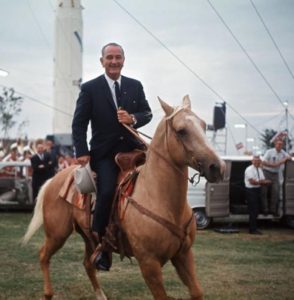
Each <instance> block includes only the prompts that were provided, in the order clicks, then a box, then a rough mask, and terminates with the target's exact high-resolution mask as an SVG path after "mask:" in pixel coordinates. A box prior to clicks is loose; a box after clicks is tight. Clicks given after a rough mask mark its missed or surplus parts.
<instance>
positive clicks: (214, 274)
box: [0, 213, 294, 300]
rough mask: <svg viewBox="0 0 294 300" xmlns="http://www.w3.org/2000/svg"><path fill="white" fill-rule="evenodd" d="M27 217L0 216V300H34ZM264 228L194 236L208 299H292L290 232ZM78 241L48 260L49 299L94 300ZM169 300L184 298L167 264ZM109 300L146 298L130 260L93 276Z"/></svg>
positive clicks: (34, 245) (36, 240)
mask: <svg viewBox="0 0 294 300" xmlns="http://www.w3.org/2000/svg"><path fill="white" fill-rule="evenodd" d="M30 218H31V215H30V214H25V213H0V299H1V300H2V299H13V300H16V299H17V300H20V299H40V297H41V296H42V283H43V281H42V274H41V271H40V269H39V263H38V249H39V247H40V245H41V243H42V239H43V232H42V230H40V231H39V232H38V233H37V234H36V235H35V236H34V237H33V238H32V240H31V241H30V243H29V244H28V245H27V246H26V247H21V246H20V245H19V240H20V238H21V237H22V236H23V234H24V233H25V231H26V227H27V225H28V223H29V220H30ZM270 226H271V224H270V223H268V224H266V225H264V227H263V228H262V231H263V233H264V234H263V235H262V236H251V235H249V234H248V233H247V228H246V227H243V228H241V231H240V233H235V234H220V233H216V232H214V231H213V230H212V229H210V230H205V231H198V235H197V238H196V242H195V244H194V247H193V251H194V254H195V264H196V266H197V272H198V275H199V279H200V282H201V285H202V288H203V290H204V293H205V299H208V300H263V299H264V300H265V299H266V300H279V299H281V300H282V299H283V300H287V299H288V300H292V299H294V231H293V230H290V229H287V228H283V227H281V226H277V225H275V226H271V228H270ZM82 259H83V242H82V240H81V238H80V237H79V236H78V235H77V234H74V235H72V236H71V238H70V239H69V240H68V241H67V243H66V245H65V246H64V247H63V248H62V249H61V250H60V251H59V252H58V253H57V254H56V255H55V256H54V257H53V259H52V265H51V271H52V272H51V273H52V281H53V286H54V289H55V294H56V297H55V298H54V299H68V300H74V299H80V300H82V299H83V300H86V299H89V300H90V299H95V297H94V294H93V292H92V288H91V285H90V283H89V281H88V278H87V276H86V273H85V271H84V268H83V265H82ZM163 272H164V278H165V286H166V289H167V290H168V292H169V295H170V296H173V297H177V298H188V294H187V291H186V289H185V287H184V286H183V285H182V284H181V282H180V281H179V279H178V277H177V275H176V273H175V271H174V269H173V267H172V265H171V264H167V265H166V266H165V267H164V269H163ZM99 278H100V281H101V284H102V287H103V289H104V291H105V293H106V295H107V296H108V298H109V299H110V300H127V299H128V300H135V299H136V300H147V299H152V297H151V295H150V293H149V290H148V289H147V287H146V286H145V284H144V281H143V279H142V277H141V274H140V271H139V268H138V265H137V263H136V261H135V260H133V261H132V262H130V261H129V260H128V259H125V260H124V261H123V262H121V261H120V260H119V258H118V256H115V257H114V265H113V267H112V269H111V271H110V272H108V273H99Z"/></svg>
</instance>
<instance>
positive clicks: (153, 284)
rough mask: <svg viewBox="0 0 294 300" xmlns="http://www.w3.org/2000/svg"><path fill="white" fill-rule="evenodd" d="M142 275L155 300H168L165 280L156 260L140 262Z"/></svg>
mask: <svg viewBox="0 0 294 300" xmlns="http://www.w3.org/2000/svg"><path fill="white" fill-rule="evenodd" d="M139 265H140V269H141V272H142V275H143V277H144V279H145V282H146V284H147V285H148V287H149V289H150V291H151V293H152V295H153V297H154V299H155V300H167V299H170V298H168V297H167V294H166V292H165V289H164V286H163V278H162V272H161V265H160V263H159V262H158V261H156V260H149V259H145V260H144V259H143V260H142V261H139Z"/></svg>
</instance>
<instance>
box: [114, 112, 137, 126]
mask: <svg viewBox="0 0 294 300" xmlns="http://www.w3.org/2000/svg"><path fill="white" fill-rule="evenodd" d="M117 119H118V121H119V123H122V124H126V125H132V124H133V123H134V120H133V117H132V116H131V115H130V114H129V113H128V112H127V111H126V110H123V109H118V110H117Z"/></svg>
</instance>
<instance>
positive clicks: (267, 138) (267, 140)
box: [260, 129, 291, 150]
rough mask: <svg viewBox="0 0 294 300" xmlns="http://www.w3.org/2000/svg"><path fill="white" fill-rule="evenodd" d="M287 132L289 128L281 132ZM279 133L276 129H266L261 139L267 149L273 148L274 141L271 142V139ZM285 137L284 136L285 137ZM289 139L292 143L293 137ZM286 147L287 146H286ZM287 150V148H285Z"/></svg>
mask: <svg viewBox="0 0 294 300" xmlns="http://www.w3.org/2000/svg"><path fill="white" fill-rule="evenodd" d="M284 132H287V130H284V131H283V132H280V133H281V134H282V133H284ZM277 133H278V131H276V130H274V129H265V130H264V132H263V133H262V134H261V137H260V140H261V141H262V143H263V147H264V149H265V150H267V149H270V148H273V147H274V143H271V139H272V138H273V137H274V136H275V135H276V134H277ZM283 138H284V137H283ZM288 139H289V144H291V139H290V138H289V137H288ZM284 148H285V147H284ZM284 150H285V149H284Z"/></svg>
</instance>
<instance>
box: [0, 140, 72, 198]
mask: <svg viewBox="0 0 294 300" xmlns="http://www.w3.org/2000/svg"><path fill="white" fill-rule="evenodd" d="M0 161H2V162H25V163H28V166H25V167H23V168H19V167H16V166H6V167H4V168H2V169H1V170H0V177H14V176H20V177H29V178H31V179H32V180H31V182H32V191H33V200H35V199H36V196H37V194H38V191H39V189H40V187H41V186H42V184H43V183H44V182H45V181H46V180H47V179H49V178H51V177H53V176H54V175H55V174H56V173H57V172H59V171H61V170H62V169H64V168H67V167H68V166H70V165H72V164H75V163H76V161H75V160H74V158H73V157H72V156H71V155H70V154H68V153H61V151H60V150H59V149H58V147H56V146H55V145H54V143H53V141H52V140H50V139H37V140H35V141H31V142H26V143H24V142H23V141H22V140H21V139H17V140H16V141H15V142H10V143H8V146H7V147H6V148H5V147H3V143H1V144H0Z"/></svg>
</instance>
